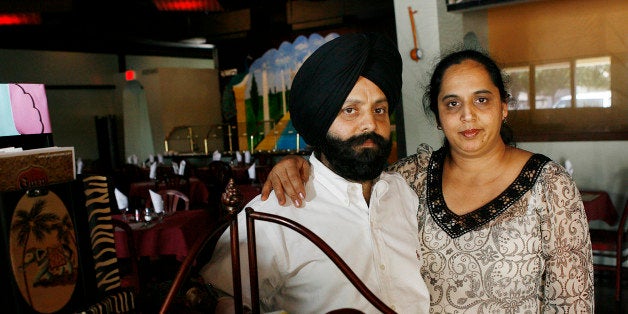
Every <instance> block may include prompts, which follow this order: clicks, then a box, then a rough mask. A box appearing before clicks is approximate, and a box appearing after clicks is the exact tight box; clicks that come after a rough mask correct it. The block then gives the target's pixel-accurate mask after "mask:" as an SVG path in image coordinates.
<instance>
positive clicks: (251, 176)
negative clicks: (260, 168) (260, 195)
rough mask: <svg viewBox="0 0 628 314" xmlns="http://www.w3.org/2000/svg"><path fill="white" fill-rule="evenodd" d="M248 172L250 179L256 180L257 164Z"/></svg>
mask: <svg viewBox="0 0 628 314" xmlns="http://www.w3.org/2000/svg"><path fill="white" fill-rule="evenodd" d="M248 172H249V179H251V180H255V164H252V165H251V166H250V167H249V169H248Z"/></svg>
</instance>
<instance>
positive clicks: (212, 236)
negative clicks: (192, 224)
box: [159, 179, 243, 314]
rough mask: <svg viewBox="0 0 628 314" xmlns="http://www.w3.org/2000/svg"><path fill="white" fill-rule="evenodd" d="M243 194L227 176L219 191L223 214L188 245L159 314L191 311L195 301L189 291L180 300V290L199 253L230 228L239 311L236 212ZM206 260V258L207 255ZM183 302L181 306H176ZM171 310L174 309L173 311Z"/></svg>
mask: <svg viewBox="0 0 628 314" xmlns="http://www.w3.org/2000/svg"><path fill="white" fill-rule="evenodd" d="M242 199H243V197H242V193H240V192H239V191H238V189H237V187H236V185H235V182H234V181H233V179H230V180H229V182H228V184H227V186H226V188H225V192H223V193H222V196H221V202H222V205H223V206H224V211H223V215H222V217H221V218H220V219H221V220H220V222H219V224H218V226H217V227H216V228H214V229H209V228H208V229H206V230H205V232H204V233H203V234H200V235H199V237H198V238H197V240H196V242H194V244H193V245H192V247H191V248H190V251H189V254H188V256H186V258H185V259H184V260H183V262H182V263H181V266H180V267H179V271H178V272H177V274H176V276H175V278H174V280H173V282H172V286H171V287H170V290H169V291H168V294H167V295H166V298H165V299H164V303H163V304H162V306H161V309H160V311H159V313H162V314H166V313H179V312H181V311H185V312H187V311H193V310H194V307H195V304H194V300H190V299H189V298H190V295H191V293H190V291H191V290H192V289H190V290H188V291H186V293H185V294H184V295H185V297H184V298H186V299H185V300H183V301H182V300H181V297H180V293H179V291H180V290H181V289H182V288H183V287H184V286H185V285H186V282H189V281H190V278H189V277H190V275H191V273H192V272H193V270H194V268H195V267H200V266H202V264H203V263H199V260H202V255H203V254H207V249H208V248H209V249H210V250H211V249H212V245H213V244H215V243H216V242H217V241H218V239H219V238H220V236H221V235H222V234H223V233H224V231H225V230H227V229H228V228H229V229H230V230H231V231H230V234H231V260H232V268H233V269H238V271H237V272H233V274H232V276H233V282H234V298H235V300H239V301H238V302H236V313H242V312H243V311H242V289H241V287H242V284H241V282H242V281H241V277H240V272H239V269H240V256H239V253H238V252H239V242H238V221H237V216H238V213H239V212H240V211H241V210H242ZM207 260H209V258H207ZM182 303H183V304H184V309H181V308H177V306H179V307H181V304H182ZM173 309H174V310H173Z"/></svg>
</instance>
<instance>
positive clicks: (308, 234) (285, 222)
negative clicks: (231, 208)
mask: <svg viewBox="0 0 628 314" xmlns="http://www.w3.org/2000/svg"><path fill="white" fill-rule="evenodd" d="M245 210H246V230H247V232H246V233H247V246H248V254H249V274H250V277H251V278H250V279H251V281H250V283H251V302H252V309H251V310H252V311H253V313H254V314H257V313H260V303H259V288H258V287H259V284H258V276H257V249H256V238H255V221H256V220H261V221H266V222H270V223H275V224H280V225H282V226H284V227H288V228H290V229H292V230H294V231H296V232H298V233H299V234H301V235H302V236H304V237H305V238H307V239H308V240H309V241H310V242H312V243H314V244H315V245H316V246H317V247H318V248H319V249H320V250H321V251H323V253H325V255H327V257H329V258H330V259H331V260H332V262H333V263H334V264H335V265H336V266H337V267H338V268H339V269H340V271H342V273H343V274H344V275H345V276H346V277H347V278H348V279H349V281H350V282H351V283H352V284H353V286H355V287H356V288H357V289H358V291H359V292H360V293H361V294H362V295H363V296H364V297H365V298H366V299H367V300H368V301H369V302H371V304H372V305H373V306H375V308H377V309H378V310H380V311H381V312H382V313H395V311H394V310H393V309H391V308H390V307H389V306H388V305H386V303H384V302H383V301H382V300H380V299H379V298H378V297H377V296H376V295H375V294H374V293H373V292H372V291H371V290H370V289H369V288H368V287H367V286H366V285H365V284H364V282H362V280H361V279H360V278H359V277H358V276H357V275H356V274H355V273H354V272H353V270H351V268H350V267H349V265H347V263H345V261H344V260H343V259H342V258H341V257H340V256H339V255H338V254H337V253H336V252H335V251H334V249H332V248H331V247H330V246H329V245H328V244H327V243H326V242H325V241H324V240H323V239H321V238H320V237H319V236H318V235H316V234H315V233H314V232H313V231H311V230H310V229H308V228H306V227H305V226H303V225H301V224H299V223H298V222H296V221H294V220H292V219H289V218H286V217H282V216H278V215H274V214H268V213H263V212H256V211H255V210H254V209H253V208H251V207H247V208H246V209H245ZM234 287H235V285H234ZM356 311H357V310H354V309H350V308H343V309H337V310H333V311H331V312H328V313H355V312H356ZM358 312H359V311H358Z"/></svg>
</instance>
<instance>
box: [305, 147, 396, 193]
mask: <svg viewBox="0 0 628 314" xmlns="http://www.w3.org/2000/svg"><path fill="white" fill-rule="evenodd" d="M309 160H310V164H311V165H312V169H311V173H310V176H311V179H312V180H315V181H317V182H319V183H320V184H321V185H323V186H324V187H325V188H326V189H328V190H329V193H331V194H332V195H334V196H335V197H337V198H338V199H339V200H340V201H341V202H342V204H345V205H349V204H350V203H351V201H352V200H353V198H355V197H356V196H359V197H360V198H361V199H363V196H362V184H360V183H356V182H352V181H349V180H347V179H345V178H343V177H341V176H339V175H338V174H336V173H335V172H333V171H332V170H331V169H329V168H328V167H327V166H325V165H324V164H323V163H322V162H321V161H320V160H319V159H318V158H316V156H314V154H313V153H312V154H311V155H310V158H309ZM386 175H387V174H386V173H382V174H380V175H379V177H377V178H375V180H374V185H373V191H372V193H371V203H372V202H373V201H374V200H378V199H379V198H380V197H381V196H382V195H384V194H385V193H386V191H387V190H388V182H387V181H386V180H385V178H386ZM308 194H309V193H308Z"/></svg>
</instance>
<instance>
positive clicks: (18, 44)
mask: <svg viewBox="0 0 628 314" xmlns="http://www.w3.org/2000/svg"><path fill="white" fill-rule="evenodd" d="M217 1H219V3H220V4H221V7H222V9H223V10H222V11H220V12H163V11H159V10H157V8H156V6H155V4H153V2H152V0H109V1H102V0H5V1H2V2H0V13H8V12H25V11H36V12H39V13H41V24H40V25H26V26H0V48H9V49H43V50H59V51H83V52H99V53H116V54H155V55H175V56H191V57H207V56H208V55H207V54H208V52H207V49H204V50H198V49H193V48H191V49H185V48H182V47H181V45H180V43H181V41H183V40H186V39H189V38H206V39H207V42H208V43H211V44H214V45H215V46H216V47H217V50H218V51H219V52H221V53H220V54H221V55H223V56H221V57H220V59H221V63H225V64H223V66H221V67H222V68H225V67H229V66H231V65H230V63H238V62H240V61H239V60H241V59H242V58H243V55H244V56H251V57H252V58H257V57H259V56H260V55H261V54H262V53H263V52H265V51H267V50H268V49H270V48H275V47H277V46H278V45H279V44H280V43H281V42H282V41H284V40H289V41H292V40H294V39H295V38H296V37H297V36H298V35H304V34H311V33H312V32H320V33H322V34H323V33H325V34H326V33H328V32H332V31H333V32H340V33H342V32H345V31H346V32H350V31H367V30H377V31H386V32H389V33H390V34H391V35H393V36H394V35H395V31H394V27H395V21H394V5H393V0H217ZM236 50H237V51H238V53H236V54H234V53H232V52H233V51H236ZM230 58H233V59H234V60H229V59H230ZM235 66H236V67H237V66H239V65H235Z"/></svg>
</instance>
